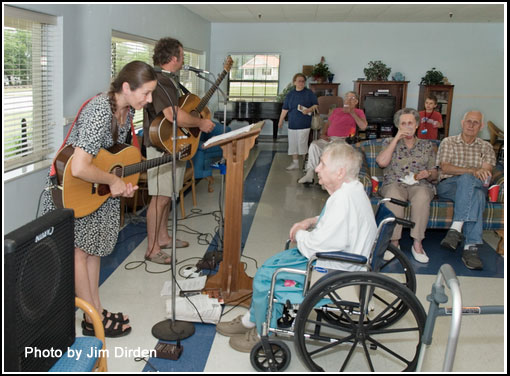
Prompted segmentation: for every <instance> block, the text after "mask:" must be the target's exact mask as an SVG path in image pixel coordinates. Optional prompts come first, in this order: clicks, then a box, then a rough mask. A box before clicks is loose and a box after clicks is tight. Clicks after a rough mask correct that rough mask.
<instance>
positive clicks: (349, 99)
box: [345, 97, 358, 101]
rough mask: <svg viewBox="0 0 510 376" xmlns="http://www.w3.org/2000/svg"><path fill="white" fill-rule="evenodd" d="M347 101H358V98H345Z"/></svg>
mask: <svg viewBox="0 0 510 376" xmlns="http://www.w3.org/2000/svg"><path fill="white" fill-rule="evenodd" d="M345 100H346V101H352V100H354V101H356V100H358V98H356V97H345Z"/></svg>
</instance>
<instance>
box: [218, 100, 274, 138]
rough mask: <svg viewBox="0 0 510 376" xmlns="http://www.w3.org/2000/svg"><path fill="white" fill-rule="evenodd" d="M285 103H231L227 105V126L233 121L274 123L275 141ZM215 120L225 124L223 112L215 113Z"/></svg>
mask: <svg viewBox="0 0 510 376" xmlns="http://www.w3.org/2000/svg"><path fill="white" fill-rule="evenodd" d="M282 106H283V103H278V102H229V103H228V105H227V119H226V120H227V124H226V125H229V124H230V123H231V122H232V120H240V121H248V122H249V123H250V124H251V123H256V122H258V121H261V120H266V119H269V120H272V121H273V139H274V140H276V138H277V137H278V120H280V114H281V112H282ZM214 118H215V119H218V120H219V121H220V122H222V123H223V111H215V112H214Z"/></svg>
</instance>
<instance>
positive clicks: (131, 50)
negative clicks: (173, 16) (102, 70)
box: [111, 31, 156, 128]
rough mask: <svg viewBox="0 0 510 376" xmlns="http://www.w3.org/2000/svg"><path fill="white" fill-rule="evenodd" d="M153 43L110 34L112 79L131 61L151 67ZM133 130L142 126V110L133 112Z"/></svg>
mask: <svg viewBox="0 0 510 376" xmlns="http://www.w3.org/2000/svg"><path fill="white" fill-rule="evenodd" d="M155 44H156V42H155V41H153V40H150V39H143V38H140V37H136V36H133V35H129V34H124V33H120V32H117V31H113V32H112V67H111V69H112V78H114V77H116V76H117V74H118V73H119V72H120V71H121V69H122V68H123V67H124V65H126V64H127V63H129V62H130V61H133V60H140V61H143V62H145V63H147V64H149V65H151V66H152V55H153V53H154V45H155ZM133 124H134V126H135V128H141V127H142V126H143V110H138V111H136V112H135V117H134V119H133Z"/></svg>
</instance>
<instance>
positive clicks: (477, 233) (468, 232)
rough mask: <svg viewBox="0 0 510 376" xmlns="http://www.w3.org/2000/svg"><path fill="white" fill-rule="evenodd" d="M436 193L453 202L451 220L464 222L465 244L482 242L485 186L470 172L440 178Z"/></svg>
mask: <svg viewBox="0 0 510 376" xmlns="http://www.w3.org/2000/svg"><path fill="white" fill-rule="evenodd" d="M437 195H438V196H439V197H440V198H442V199H447V200H451V201H453V202H454V209H453V220H454V221H460V222H464V226H463V233H464V236H465V244H483V240H482V234H483V211H484V210H485V203H486V197H487V188H486V187H484V186H483V183H482V181H481V180H480V179H478V178H476V177H475V176H473V175H471V174H464V175H459V176H453V177H451V178H447V179H444V180H441V182H440V183H439V184H438V185H437Z"/></svg>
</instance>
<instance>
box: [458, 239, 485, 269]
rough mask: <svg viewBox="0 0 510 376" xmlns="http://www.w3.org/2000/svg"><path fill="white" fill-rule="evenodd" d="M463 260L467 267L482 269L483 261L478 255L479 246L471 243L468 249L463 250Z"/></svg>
mask: <svg viewBox="0 0 510 376" xmlns="http://www.w3.org/2000/svg"><path fill="white" fill-rule="evenodd" d="M462 262H463V263H464V265H466V268H468V269H472V270H482V269H483V263H482V260H480V257H479V256H478V247H477V246H476V245H470V246H469V248H468V249H465V250H464V251H463V252H462Z"/></svg>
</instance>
